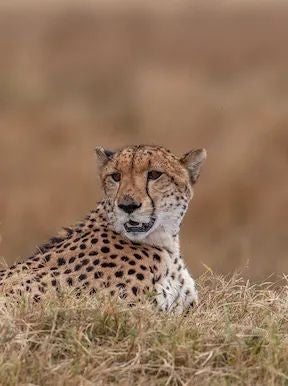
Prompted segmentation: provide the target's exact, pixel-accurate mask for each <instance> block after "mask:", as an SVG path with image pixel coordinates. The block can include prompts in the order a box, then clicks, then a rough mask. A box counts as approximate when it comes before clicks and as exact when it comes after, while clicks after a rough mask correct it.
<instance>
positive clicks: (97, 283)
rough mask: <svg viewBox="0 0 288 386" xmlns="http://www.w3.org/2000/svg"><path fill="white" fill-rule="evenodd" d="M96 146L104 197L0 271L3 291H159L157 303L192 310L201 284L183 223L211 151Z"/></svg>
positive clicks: (127, 294) (137, 296) (126, 294)
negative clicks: (185, 247) (188, 262)
mask: <svg viewBox="0 0 288 386" xmlns="http://www.w3.org/2000/svg"><path fill="white" fill-rule="evenodd" d="M95 151H96V155H97V163H98V169H99V176H100V181H101V186H102V190H103V192H104V199H103V200H102V201H100V202H99V203H98V204H97V206H96V208H95V209H94V210H92V211H91V212H90V213H89V215H88V216H86V218H85V220H83V221H81V222H79V223H77V224H76V225H73V226H71V227H69V228H63V231H62V232H61V233H59V234H58V235H57V236H56V237H53V238H51V239H50V240H49V241H48V242H47V243H46V244H44V245H42V246H40V247H39V248H38V249H37V251H36V253H35V254H34V255H33V256H31V257H29V258H27V259H26V260H24V261H23V262H19V263H17V264H14V265H13V266H11V267H10V268H7V269H4V270H2V271H1V272H0V290H1V291H2V292H4V293H5V295H6V296H15V295H19V294H20V295H21V294H22V295H23V294H27V293H28V294H29V296H32V298H33V299H34V300H36V301H38V300H40V299H41V298H42V297H43V295H44V294H45V293H47V292H48V291H56V292H57V291H59V290H60V289H63V288H64V289H65V288H69V287H71V288H72V289H73V290H75V291H76V292H77V293H78V292H81V290H82V291H83V289H86V290H87V291H88V292H89V294H94V293H101V294H102V293H105V294H106V293H107V294H109V296H116V297H117V298H121V299H125V301H126V300H127V301H128V302H130V304H133V303H134V304H135V302H136V301H141V300H142V299H143V298H144V297H145V296H147V294H153V302H154V303H155V304H156V305H157V307H158V309H159V310H162V311H165V312H172V311H173V312H175V313H177V314H181V313H182V312H184V311H185V310H186V311H187V310H188V309H189V308H190V307H191V306H193V305H194V304H196V303H197V291H196V288H195V283H194V280H193V279H192V277H191V276H190V273H189V272H188V270H187V268H186V266H185V263H184V261H183V258H182V257H181V255H180V245H179V230H180V225H181V222H182V219H183V217H184V215H185V213H186V211H187V208H188V204H189V202H190V200H191V199H192V197H193V191H194V184H195V182H196V181H197V179H198V177H199V173H200V168H201V166H202V164H203V162H204V160H205V159H206V151H205V150H204V149H198V150H193V151H190V152H188V153H186V154H185V155H184V156H182V157H177V156H175V155H174V154H172V153H171V152H170V151H169V150H167V149H165V148H164V147H160V146H150V145H138V146H130V147H125V148H123V149H120V150H116V151H110V150H105V149H103V148H102V147H97V148H96V149H95Z"/></svg>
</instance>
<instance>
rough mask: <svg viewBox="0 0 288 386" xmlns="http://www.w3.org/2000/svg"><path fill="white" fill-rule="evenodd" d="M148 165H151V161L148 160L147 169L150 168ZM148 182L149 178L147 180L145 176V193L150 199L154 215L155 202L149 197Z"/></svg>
mask: <svg viewBox="0 0 288 386" xmlns="http://www.w3.org/2000/svg"><path fill="white" fill-rule="evenodd" d="M150 166H151V161H150V160H149V162H148V169H150ZM148 183H149V180H148V178H147V179H146V194H147V196H148V197H149V199H150V201H151V205H152V217H154V214H155V204H154V201H153V200H152V197H151V196H150V194H149V189H148Z"/></svg>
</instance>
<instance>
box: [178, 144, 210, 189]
mask: <svg viewBox="0 0 288 386" xmlns="http://www.w3.org/2000/svg"><path fill="white" fill-rule="evenodd" d="M206 157H207V152H206V150H205V149H197V150H192V151H189V152H188V153H186V154H184V156H183V157H182V158H181V159H180V162H181V164H182V165H183V166H185V167H186V169H188V172H189V175H190V180H191V183H192V185H193V184H195V182H196V181H197V179H198V177H199V174H200V169H201V166H202V164H203V162H204V161H205V159H206Z"/></svg>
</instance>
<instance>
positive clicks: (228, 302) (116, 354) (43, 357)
mask: <svg viewBox="0 0 288 386" xmlns="http://www.w3.org/2000/svg"><path fill="white" fill-rule="evenodd" d="M278 284H279V283H278ZM280 284H281V286H279V287H276V286H275V284H273V285H271V284H269V283H266V284H262V285H260V286H257V285H251V284H250V283H249V282H246V281H244V280H242V279H241V278H240V277H239V276H237V275H234V276H233V277H231V278H223V277H220V276H217V275H214V274H213V273H211V272H207V273H205V274H204V275H203V276H202V277H201V278H200V279H199V280H198V286H199V292H200V304H199V306H198V307H197V308H196V309H195V310H194V311H193V312H191V313H190V314H189V315H188V316H186V317H175V316H167V315H164V314H161V313H155V310H154V309H153V308H152V307H151V306H150V305H149V304H147V305H142V306H140V305H139V306H137V307H135V308H128V307H127V306H126V305H124V304H116V303H109V302H108V301H107V300H106V301H105V300H104V301H103V300H102V303H101V307H99V301H100V299H97V298H91V297H88V296H87V297H86V296H85V295H81V299H79V298H77V297H76V296H74V295H73V294H71V293H70V294H68V293H66V294H63V295H62V296H60V297H59V298H55V297H53V296H51V297H49V296H48V297H47V299H46V300H45V301H44V302H40V303H38V304H33V305H32V304H31V303H29V302H27V301H26V300H25V299H23V298H22V299H21V300H20V299H19V300H20V301H19V302H18V304H17V303H10V304H9V305H8V308H5V307H4V305H1V307H0V312H1V318H0V331H1V333H0V336H1V341H0V380H1V385H3V386H6V385H9V386H10V385H27V384H30V385H31V384H33V385H107V384H112V385H113V384H121V385H128V384H137V385H147V384H149V385H154V384H155V385H156V384H157V385H184V384H185V385H231V384H233V385H243V384H245V385H252V384H253V385H286V384H287V382H288V361H287V355H288V339H287V338H288V335H287V331H288V328H287V327H288V320H287V311H288V301H287V299H288V297H287V290H288V286H287V281H285V279H283V280H282V281H281V283H280ZM277 288H278V289H277Z"/></svg>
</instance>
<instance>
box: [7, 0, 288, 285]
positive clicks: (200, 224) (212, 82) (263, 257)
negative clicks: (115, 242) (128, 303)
mask: <svg viewBox="0 0 288 386" xmlns="http://www.w3.org/2000/svg"><path fill="white" fill-rule="evenodd" d="M155 3H156V4H157V5H155ZM136 4H137V6H136ZM168 4H169V6H168ZM287 47H288V3H287V7H285V2H282V3H281V2H277V1H274V2H254V1H251V2H236V1H234V2H221V1H217V2H216V1H214V2H208V1H202V2H198V3H196V2H194V1H193V2H192V1H190V2H189V1H183V2H180V1H171V2H164V1H162V2H161V1H159V2H150V1H149V2H148V1H145V2H144V1H142V2H141V1H140V2H127V1H126V2H121V5H120V2H117V1H116V0H115V1H113V0H109V1H107V2H104V1H102V2H97V1H95V2H94V3H93V4H92V2H84V1H83V2H81V3H80V2H78V3H77V2H54V1H53V2H45V1H43V2H41V4H39V2H38V5H37V4H36V3H35V2H30V3H28V2H25V1H21V2H20V1H15V2H12V4H11V2H5V1H4V2H1V5H0V53H1V56H0V133H1V138H0V234H1V242H0V255H1V256H5V258H6V259H7V261H8V262H12V261H14V260H15V259H19V258H21V257H25V256H27V255H29V254H30V253H31V252H32V251H33V250H34V249H35V247H36V245H38V244H40V243H42V242H43V241H45V240H46V239H47V238H48V237H49V236H52V235H53V234H55V233H56V232H57V231H58V230H59V228H60V227H61V226H63V225H69V224H71V223H73V222H75V221H76V220H78V219H80V218H81V217H83V216H84V215H85V214H86V212H87V211H88V210H89V209H91V208H93V205H94V204H95V202H96V201H97V200H98V199H99V198H100V190H99V186H98V181H97V178H96V162H95V157H94V153H93V148H94V147H95V146H96V145H103V146H106V147H108V148H109V147H110V148H117V147H120V146H123V145H127V144H137V143H152V144H162V145H164V146H166V147H168V148H170V149H171V150H173V151H174V152H176V153H178V154H181V153H182V152H186V151H188V150H190V149H191V148H196V147H206V148H207V151H208V159H207V163H206V165H205V167H204V169H203V173H202V176H201V178H200V181H199V184H198V186H197V187H196V194H195V198H194V201H193V203H192V206H191V208H190V211H189V213H188V215H187V217H186V220H185V223H184V226H183V232H182V240H183V252H184V254H185V256H186V258H187V260H188V265H189V266H190V267H191V268H192V271H193V272H194V273H195V274H196V275H198V274H200V273H201V272H202V271H203V270H204V266H203V264H206V265H208V266H209V267H211V268H212V269H213V270H215V271H216V272H223V273H228V272H230V271H232V270H234V269H238V268H242V269H243V268H244V267H246V270H245V274H246V275H247V276H248V277H250V278H251V279H253V280H260V279H261V280H263V279H265V278H267V276H269V275H270V274H271V273H276V274H277V273H278V274H280V273H282V272H286V273H287V270H288V256H287V249H288V231H287V220H288V179H287V166H288V49H287ZM276 277H277V275H276Z"/></svg>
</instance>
